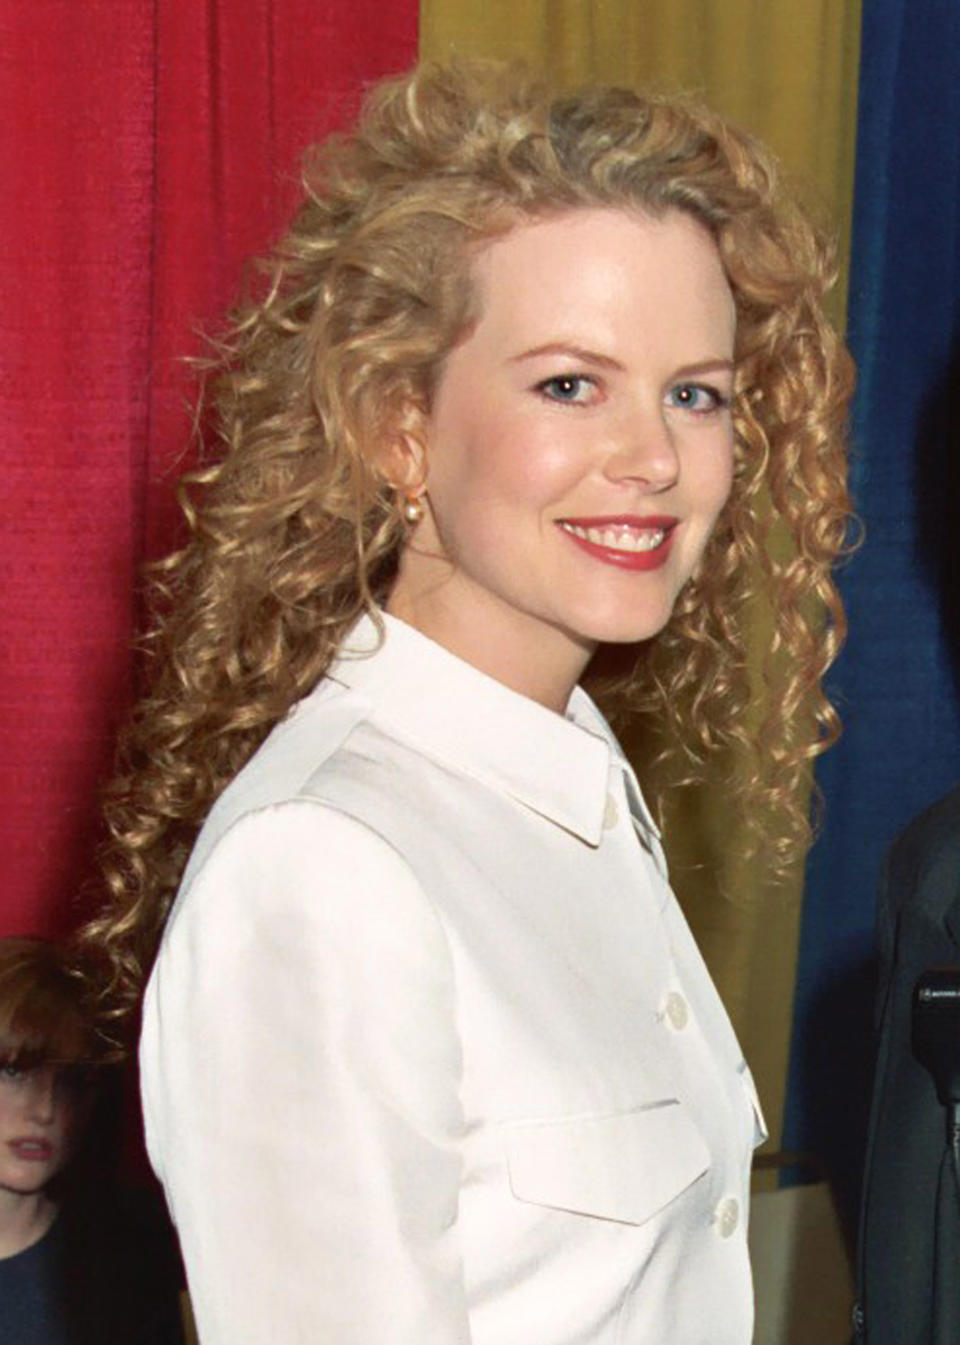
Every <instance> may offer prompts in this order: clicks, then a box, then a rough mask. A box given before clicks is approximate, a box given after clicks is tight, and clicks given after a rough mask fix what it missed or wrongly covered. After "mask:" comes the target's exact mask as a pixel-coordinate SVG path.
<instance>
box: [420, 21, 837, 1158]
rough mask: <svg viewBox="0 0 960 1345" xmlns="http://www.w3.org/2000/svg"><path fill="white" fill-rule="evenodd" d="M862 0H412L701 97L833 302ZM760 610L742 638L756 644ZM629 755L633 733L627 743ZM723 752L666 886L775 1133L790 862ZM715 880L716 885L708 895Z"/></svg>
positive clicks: (486, 50)
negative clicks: (809, 219)
mask: <svg viewBox="0 0 960 1345" xmlns="http://www.w3.org/2000/svg"><path fill="white" fill-rule="evenodd" d="M859 33H860V0H808V3H806V4H803V5H798V4H797V3H796V0H421V9H420V50H421V55H422V56H424V57H427V58H439V59H442V58H444V57H446V56H449V55H450V54H451V53H454V52H460V53H464V54H472V55H480V56H488V57H499V58H517V57H519V58H523V59H524V60H526V61H527V62H528V63H529V64H530V65H532V66H534V67H541V68H545V69H547V70H549V71H550V72H551V74H552V75H553V76H554V78H557V79H559V80H561V81H563V82H564V83H566V84H568V85H569V84H577V83H583V82H586V81H589V80H597V81H601V82H604V83H620V84H628V85H640V86H642V87H645V88H648V89H649V88H653V89H659V90H663V91H670V90H678V89H679V90H682V91H684V92H686V93H692V94H695V95H697V96H702V97H703V98H704V100H705V101H707V102H709V103H711V104H712V105H713V106H714V107H716V108H717V109H718V110H719V111H721V112H723V113H724V114H725V115H727V116H728V117H730V118H731V119H732V120H734V121H736V122H737V123H739V124H740V125H742V126H744V127H745V128H746V129H748V130H750V131H752V132H754V133H755V134H756V135H758V136H760V138H761V139H763V140H764V141H766V143H767V144H768V145H770V146H771V147H772V148H773V149H774V150H775V151H776V153H777V154H778V155H779V157H780V159H781V163H782V165H783V168H784V171H785V172H786V174H787V176H788V178H789V179H790V181H791V182H792V184H793V185H794V187H795V189H796V190H797V191H798V192H799V194H800V195H801V196H802V197H803V199H804V200H805V201H806V203H807V205H808V207H810V208H811V209H812V210H813V211H814V213H815V214H816V215H818V216H819V217H820V218H821V220H823V221H824V222H825V223H826V225H827V227H828V228H831V229H832V231H833V232H834V233H835V234H836V236H837V238H838V245H839V257H840V263H841V281H840V284H839V285H838V287H837V291H836V292H835V294H834V296H833V299H832V304H833V315H834V318H835V319H837V320H839V319H840V318H841V317H842V315H843V313H844V310H845V296H846V279H845V278H846V273H847V260H848V254H849V238H850V219H851V210H852V196H853V164H854V140H855V134H856V90H857V74H858V69H857V67H858V58H859ZM767 625H768V622H767V620H765V618H764V615H763V613H761V612H758V613H757V614H756V619H755V621H754V629H753V631H752V632H751V638H752V640H753V643H754V644H755V645H756V646H757V647H758V648H762V647H764V646H765V645H766V643H767V633H766V632H767ZM627 746H628V749H629V750H631V753H632V755H634V756H635V757H636V759H637V761H638V764H639V763H642V760H643V755H644V753H643V750H642V747H641V745H639V744H637V745H633V744H630V743H629V742H628V744H627ZM732 769H734V767H733V766H732V764H731V763H730V762H728V761H717V762H716V763H715V765H714V767H713V769H712V772H711V777H710V780H709V781H708V782H707V785H706V786H705V787H704V788H702V789H699V790H697V791H685V793H684V796H683V798H682V800H681V801H680V802H679V804H678V806H677V808H676V809H675V811H674V812H673V813H672V814H671V816H670V818H669V827H668V836H667V842H668V847H667V848H668V852H669V854H670V860H671V869H672V873H673V880H674V886H675V887H676V889H677V891H678V895H679V897H680V900H681V902H682V903H683V906H684V909H685V911H686V913H687V916H688V918H689V920H690V922H691V925H692V926H693V929H694V932H695V934H696V936H697V938H698V941H699V943H700V947H701V948H702V950H703V953H704V956H705V957H706V959H707V962H708V963H709V965H710V968H711V971H712V973H713V975H714V978H715V980H716V982H717V985H718V987H719V989H720V993H721V994H722V996H723V998H724V1001H725V1003H726V1005H727V1008H728V1010H729V1012H730V1015H731V1017H732V1019H733V1021H734V1025H735V1026H736V1028H737V1031H738V1033H739V1035H740V1039H741V1042H742V1043H743V1046H744V1050H745V1052H746V1055H747V1058H748V1059H749V1061H750V1063H751V1066H752V1068H753V1070H754V1073H755V1075H756V1078H757V1082H758V1086H759V1088H760V1094H761V1097H762V1099H763V1103H764V1107H765V1109H766V1113H767V1120H768V1124H769V1127H770V1134H771V1143H772V1144H773V1145H774V1146H775V1147H776V1145H777V1144H778V1142H779V1137H780V1134H781V1130H782V1121H783V1103H784V1093H785V1086H786V1069H787V1058H788V1052H789V1042H790V1029H791V1022H792V1005H793V989H794V978H795V967H796V954H797V939H798V933H799V920H800V896H801V891H802V873H801V872H800V871H798V872H797V873H796V874H795V875H794V876H793V878H792V880H791V882H790V883H789V884H788V885H787V886H786V887H776V888H774V887H772V886H771V884H770V883H769V880H768V879H767V877H766V874H765V872H764V867H763V865H762V863H761V862H759V861H757V860H754V861H748V860H745V859H744V858H743V853H744V845H743V841H742V837H741V836H739V835H738V827H737V824H736V821H735V819H734V818H733V817H732V816H731V814H730V812H729V810H728V807H727V805H726V802H725V799H726V795H727V793H728V792H729V791H728V789H727V787H726V785H727V781H728V779H729V775H730V771H731V770H732ZM721 893H724V894H727V895H721Z"/></svg>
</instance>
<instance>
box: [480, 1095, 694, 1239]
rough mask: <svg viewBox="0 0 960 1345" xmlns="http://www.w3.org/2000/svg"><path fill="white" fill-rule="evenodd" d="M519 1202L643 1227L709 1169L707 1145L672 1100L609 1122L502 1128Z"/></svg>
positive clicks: (526, 1124) (610, 1118)
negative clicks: (643, 1224)
mask: <svg viewBox="0 0 960 1345" xmlns="http://www.w3.org/2000/svg"><path fill="white" fill-rule="evenodd" d="M504 1129H505V1136H506V1150H507V1168H508V1172H509V1175H510V1189H511V1190H512V1192H513V1194H514V1195H515V1196H516V1198H517V1199H518V1200H523V1201H526V1202H528V1203H530V1204H534V1205H545V1206H549V1207H550V1208H553V1209H561V1210H570V1211H572V1212H574V1213H577V1214H592V1215H595V1216H597V1217H598V1218H601V1219H616V1220H618V1221H620V1222H621V1223H629V1224H642V1223H644V1222H645V1221H646V1220H647V1219H649V1218H651V1217H652V1216H653V1215H654V1214H656V1213H657V1211H658V1210H661V1209H663V1207H664V1206H665V1205H668V1204H669V1203H670V1201H671V1200H673V1199H675V1197H676V1196H678V1195H679V1194H680V1193H681V1191H684V1190H686V1188H687V1187H688V1186H690V1185H691V1183H693V1182H695V1181H696V1180H697V1178H698V1177H700V1176H702V1175H703V1173H704V1172H706V1171H707V1169H708V1168H709V1166H710V1154H709V1151H708V1149H707V1146H706V1143H705V1141H704V1139H703V1137H702V1135H701V1134H700V1132H699V1131H698V1130H697V1128H696V1126H695V1125H694V1123H693V1121H692V1120H691V1119H690V1117H689V1116H688V1115H687V1113H686V1111H685V1110H684V1108H683V1107H682V1106H681V1105H680V1103H679V1102H677V1101H675V1100H672V1099H671V1100H667V1101H664V1102H658V1103H656V1104H654V1105H653V1106H651V1107H644V1108H643V1109H641V1110H639V1111H631V1112H621V1113H618V1114H616V1115H612V1116H583V1117H574V1118H564V1119H562V1120H546V1121H516V1122H513V1123H512V1124H510V1125H508V1126H506V1127H505V1128H504Z"/></svg>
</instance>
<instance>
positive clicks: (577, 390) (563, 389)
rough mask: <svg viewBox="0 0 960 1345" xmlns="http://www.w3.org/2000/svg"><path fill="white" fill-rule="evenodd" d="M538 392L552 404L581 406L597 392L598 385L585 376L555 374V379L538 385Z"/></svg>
mask: <svg viewBox="0 0 960 1345" xmlns="http://www.w3.org/2000/svg"><path fill="white" fill-rule="evenodd" d="M537 391H538V392H541V393H543V395H544V397H546V398H547V399H548V400H549V401H551V402H571V403H573V404H574V405H577V406H579V405H582V404H583V403H584V402H587V401H589V400H590V398H591V397H592V396H593V394H594V393H595V392H596V384H595V383H594V381H593V379H592V378H587V377H586V376H585V375H584V374H554V376H553V378H545V379H544V380H543V382H542V383H538V384H537Z"/></svg>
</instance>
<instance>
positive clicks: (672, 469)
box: [604, 412, 680, 494]
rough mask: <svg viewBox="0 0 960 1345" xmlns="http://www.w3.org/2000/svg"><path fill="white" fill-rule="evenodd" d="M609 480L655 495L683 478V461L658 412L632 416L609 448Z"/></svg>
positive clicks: (623, 424) (607, 471)
mask: <svg viewBox="0 0 960 1345" xmlns="http://www.w3.org/2000/svg"><path fill="white" fill-rule="evenodd" d="M604 471H605V474H606V476H607V479H608V480H610V481H615V482H620V483H633V484H636V485H639V486H641V487H642V488H643V489H644V490H646V491H649V492H651V493H653V494H659V493H660V492H662V491H665V490H669V489H670V487H671V486H674V485H676V482H677V478H678V477H679V475H680V458H679V454H678V452H677V446H676V444H675V442H674V438H673V434H672V432H671V429H670V426H669V425H668V424H667V423H666V421H665V419H664V416H663V415H662V414H661V413H659V412H656V413H654V412H649V413H646V414H637V415H634V416H631V417H630V418H629V420H624V422H623V423H622V424H621V425H620V426H618V428H617V432H616V435H615V438H614V440H613V441H612V442H611V444H610V445H609V449H608V453H607V457H606V461H605V464H604Z"/></svg>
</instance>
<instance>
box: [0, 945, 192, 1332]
mask: <svg viewBox="0 0 960 1345" xmlns="http://www.w3.org/2000/svg"><path fill="white" fill-rule="evenodd" d="M81 996H82V988H81V985H80V982H79V981H78V980H77V979H76V978H75V977H74V976H73V975H72V974H71V973H70V971H69V970H68V962H67V959H66V957H65V956H64V953H63V952H62V950H61V949H60V948H59V947H58V946H57V945H56V944H53V943H49V942H47V941H46V940H43V939H26V938H7V939H0V1345H103V1343H104V1342H110V1345H179V1342H181V1341H182V1333H181V1327H180V1312H179V1303H178V1283H177V1267H176V1262H175V1259H174V1257H173V1255H172V1253H171V1250H170V1248H169V1245H168V1243H169V1238H168V1236H165V1234H164V1233H163V1232H162V1231H161V1230H159V1229H158V1228H157V1227H155V1226H154V1225H155V1223H156V1221H155V1220H153V1219H151V1218H149V1217H148V1213H147V1208H146V1207H145V1206H143V1205H141V1204H136V1205H135V1204H134V1203H133V1202H132V1201H131V1199H130V1197H129V1194H128V1195H127V1196H125V1198H123V1199H121V1198H120V1193H119V1191H118V1190H117V1189H116V1187H115V1185H114V1184H113V1183H112V1182H111V1181H110V1180H109V1174H108V1173H107V1172H106V1171H104V1168H103V1164H102V1162H100V1161H97V1160H98V1159H99V1155H98V1156H97V1158H94V1156H93V1155H92V1154H91V1150H90V1146H89V1145H86V1146H84V1145H83V1144H82V1138H83V1131H84V1128H85V1126H86V1125H87V1124H88V1122H89V1119H90V1114H91V1110H92V1108H93V1106H94V1102H95V1097H96V1093H95V1088H94V1082H93V1081H94V1070H93V1066H94V1060H95V1046H94V1034H93V1032H92V1030H91V1028H90V1026H89V1025H88V1023H87V1022H86V1020H85V1017H84V1014H83V1011H82V1008H81ZM97 1119H98V1121H99V1122H100V1126H99V1127H98V1129H99V1130H100V1131H101V1133H98V1135H97V1136H96V1141H97V1143H98V1144H101V1143H102V1141H103V1138H104V1137H103V1134H102V1125H103V1121H104V1120H105V1117H104V1114H103V1108H102V1107H101V1108H100V1109H99V1110H98V1117H97ZM78 1149H79V1150H80V1152H77V1151H78Z"/></svg>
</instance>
